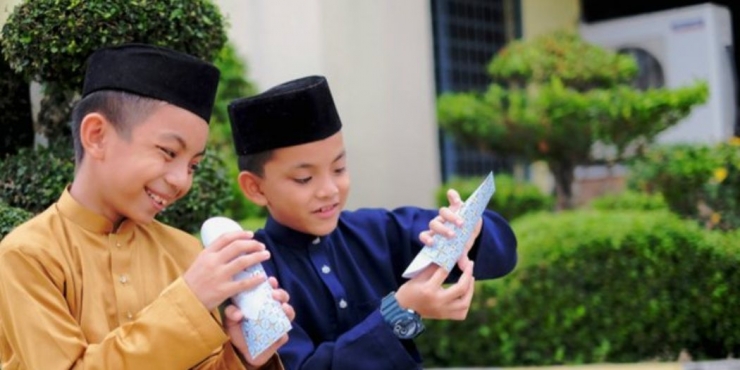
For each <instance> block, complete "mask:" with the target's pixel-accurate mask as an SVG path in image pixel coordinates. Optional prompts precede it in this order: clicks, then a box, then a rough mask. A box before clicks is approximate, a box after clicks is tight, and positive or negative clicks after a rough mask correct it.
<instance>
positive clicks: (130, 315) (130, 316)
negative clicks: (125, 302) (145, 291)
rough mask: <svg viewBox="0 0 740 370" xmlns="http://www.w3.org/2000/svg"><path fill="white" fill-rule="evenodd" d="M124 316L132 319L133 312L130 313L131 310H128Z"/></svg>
mask: <svg viewBox="0 0 740 370" xmlns="http://www.w3.org/2000/svg"><path fill="white" fill-rule="evenodd" d="M126 317H127V318H128V319H129V320H131V319H133V318H134V314H132V313H131V311H129V312H126Z"/></svg>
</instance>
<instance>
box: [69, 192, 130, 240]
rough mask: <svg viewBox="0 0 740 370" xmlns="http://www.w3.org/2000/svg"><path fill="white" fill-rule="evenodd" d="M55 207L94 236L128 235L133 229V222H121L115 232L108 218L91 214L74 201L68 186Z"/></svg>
mask: <svg viewBox="0 0 740 370" xmlns="http://www.w3.org/2000/svg"><path fill="white" fill-rule="evenodd" d="M56 207H57V210H58V211H59V213H61V214H62V215H63V216H64V217H65V218H67V219H69V220H70V221H72V222H73V223H75V224H76V225H77V226H79V227H81V228H83V229H85V230H88V231H91V232H93V233H96V234H110V233H119V234H120V233H128V232H131V231H132V230H133V228H134V223H133V222H131V221H130V220H123V221H122V222H121V225H120V226H119V227H118V230H115V229H114V228H113V222H111V221H110V220H109V219H108V218H106V217H105V216H103V215H100V214H97V213H95V212H93V211H92V210H90V209H88V208H86V207H85V206H83V205H82V204H81V203H80V202H78V201H77V200H75V199H74V197H72V194H70V193H69V186H67V187H66V188H64V192H63V193H62V195H61V196H60V197H59V200H58V201H57V203H56Z"/></svg>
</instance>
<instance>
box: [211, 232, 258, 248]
mask: <svg viewBox="0 0 740 370" xmlns="http://www.w3.org/2000/svg"><path fill="white" fill-rule="evenodd" d="M253 237H254V233H253V232H251V231H232V232H228V233H223V234H222V235H221V236H219V237H218V238H216V240H214V241H213V243H211V245H206V251H211V252H218V251H220V250H222V249H224V248H226V247H227V246H228V245H230V244H231V243H232V242H234V241H235V240H239V239H244V240H248V239H252V238H253Z"/></svg>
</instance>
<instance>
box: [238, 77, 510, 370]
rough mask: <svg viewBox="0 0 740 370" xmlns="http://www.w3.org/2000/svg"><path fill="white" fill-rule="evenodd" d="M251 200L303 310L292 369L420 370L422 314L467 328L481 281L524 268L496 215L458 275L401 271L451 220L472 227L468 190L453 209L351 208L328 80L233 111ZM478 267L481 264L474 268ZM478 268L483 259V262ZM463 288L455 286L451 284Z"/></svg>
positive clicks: (486, 221) (288, 359)
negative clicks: (417, 341)
mask: <svg viewBox="0 0 740 370" xmlns="http://www.w3.org/2000/svg"><path fill="white" fill-rule="evenodd" d="M229 114H230V119H231V125H232V129H233V135H234V143H235V147H236V151H237V154H238V156H239V168H240V170H241V171H242V172H241V173H240V174H239V179H238V181H239V185H240V187H241V189H242V191H243V193H244V195H245V196H246V197H247V198H249V199H250V200H251V201H253V202H255V203H256V204H259V205H262V206H265V207H267V209H268V211H269V217H268V219H267V223H266V225H265V228H264V229H263V230H260V231H258V232H257V233H256V236H255V238H256V239H258V240H259V241H261V242H263V243H264V244H265V245H266V246H267V248H268V250H269V251H270V252H271V255H272V258H271V259H270V260H269V261H265V262H264V267H265V270H266V271H267V273H268V275H271V276H275V277H277V279H278V280H279V281H280V282H281V284H282V287H283V288H284V289H285V290H287V291H288V292H289V293H290V296H291V303H292V304H293V306H294V308H295V311H296V318H295V321H294V323H293V327H294V328H293V330H292V331H291V332H290V339H289V341H288V343H287V344H286V345H284V346H283V347H282V348H281V349H280V351H279V353H280V356H281V358H282V360H283V363H284V364H285V366H286V368H288V369H353V370H359V369H415V368H420V367H421V358H420V356H419V353H418V351H417V349H416V347H415V345H414V343H413V341H412V340H413V338H414V337H416V336H417V335H419V333H421V332H422V331H423V324H422V322H421V318H426V319H455V320H462V319H464V318H465V316H466V315H467V312H468V309H469V307H470V301H471V298H472V295H473V291H474V285H473V283H474V281H475V279H474V278H473V275H475V276H476V277H478V278H483V279H491V278H496V277H500V276H503V275H505V274H507V273H509V272H510V271H511V270H512V269H513V268H514V266H515V265H516V238H515V236H514V234H513V232H512V230H511V228H510V227H509V225H508V223H507V222H506V221H505V220H504V219H503V218H501V217H500V216H499V215H498V214H497V213H495V212H493V211H485V212H484V214H483V217H482V220H481V221H479V222H478V225H477V227H476V229H475V232H474V233H473V235H472V237H471V240H469V241H468V243H467V245H466V248H467V254H466V255H464V256H463V257H462V258H461V259H460V261H459V263H458V267H459V270H460V271H458V270H457V269H456V270H455V271H453V272H452V273H450V274H449V276H448V272H447V271H446V270H444V269H443V268H440V267H438V266H436V265H432V266H429V267H428V268H427V269H426V270H424V271H423V272H422V273H420V274H419V275H417V276H415V277H414V278H412V279H410V280H406V279H404V278H403V277H402V276H401V275H402V273H403V271H404V270H405V269H406V267H407V266H408V265H409V263H410V262H411V261H412V260H413V259H414V257H415V256H416V254H417V253H418V252H419V251H420V250H421V248H422V247H423V246H424V244H429V243H431V237H432V236H433V235H434V234H435V233H438V234H443V235H447V236H450V233H451V232H452V231H451V230H450V229H448V228H446V227H445V226H444V224H443V223H444V222H445V221H453V222H456V223H458V224H459V223H460V222H461V220H460V219H459V217H458V216H456V215H455V213H454V211H455V210H456V209H457V208H459V207H460V205H461V203H462V202H461V200H460V197H459V195H458V194H457V192H455V191H454V190H453V191H450V192H449V193H448V198H449V200H450V204H451V205H450V207H444V208H442V209H441V210H440V211H439V212H438V211H437V210H428V209H421V208H416V207H402V208H398V209H395V210H392V211H389V210H384V209H361V210H357V211H353V212H350V211H342V209H343V207H344V205H345V201H346V199H347V194H348V191H349V182H350V181H349V174H348V172H347V155H346V152H345V147H344V142H343V138H342V133H341V121H340V119H339V115H338V114H337V111H336V108H335V106H334V102H333V99H332V96H331V92H330V91H329V87H328V84H327V82H326V79H324V78H323V77H320V76H311V77H306V78H301V79H298V80H294V81H290V82H287V83H284V84H282V85H279V86H276V87H274V88H272V89H270V90H268V91H266V92H264V93H262V94H260V95H257V96H254V97H250V98H244V99H239V100H236V101H234V102H232V103H231V104H230V106H229ZM471 260H472V261H471ZM473 261H474V262H473ZM445 282H448V283H452V282H454V284H452V285H451V286H449V287H447V288H444V287H443V286H442V285H443V284H444V283H445Z"/></svg>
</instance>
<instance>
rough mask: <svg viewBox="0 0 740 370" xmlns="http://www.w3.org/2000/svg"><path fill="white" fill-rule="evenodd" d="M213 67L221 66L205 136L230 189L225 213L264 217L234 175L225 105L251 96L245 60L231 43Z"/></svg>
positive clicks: (236, 172)
mask: <svg viewBox="0 0 740 370" xmlns="http://www.w3.org/2000/svg"><path fill="white" fill-rule="evenodd" d="M215 63H216V67H218V68H219V70H221V77H220V80H219V85H218V92H217V94H216V104H215V106H214V109H213V116H212V117H211V130H210V135H209V140H208V148H209V150H213V151H215V152H216V153H217V154H216V155H217V156H218V157H219V158H221V161H222V162H223V164H224V165H225V166H226V170H227V179H228V181H229V184H230V189H231V202H230V203H229V204H228V206H227V212H226V215H227V216H229V217H231V218H233V219H237V220H240V219H243V218H246V217H265V216H267V211H266V210H265V209H264V208H262V207H260V206H258V205H256V204H254V203H252V202H250V201H249V200H247V198H246V197H244V195H242V191H241V189H240V188H239V184H238V183H237V181H236V179H237V177H238V175H239V166H238V163H237V156H236V150H235V149H234V139H233V137H232V134H231V124H230V123H229V113H228V105H229V103H231V101H232V100H234V99H237V98H242V97H246V96H251V95H254V94H255V93H256V89H255V87H254V85H253V84H252V83H251V82H250V81H248V80H247V79H246V77H245V76H247V66H246V63H245V62H244V61H243V60H241V59H240V58H239V55H238V54H237V51H236V49H235V48H234V46H233V45H232V44H230V43H227V44H226V46H224V48H223V49H222V50H221V52H220V53H219V55H218V58H217V59H216V62H215Z"/></svg>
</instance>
